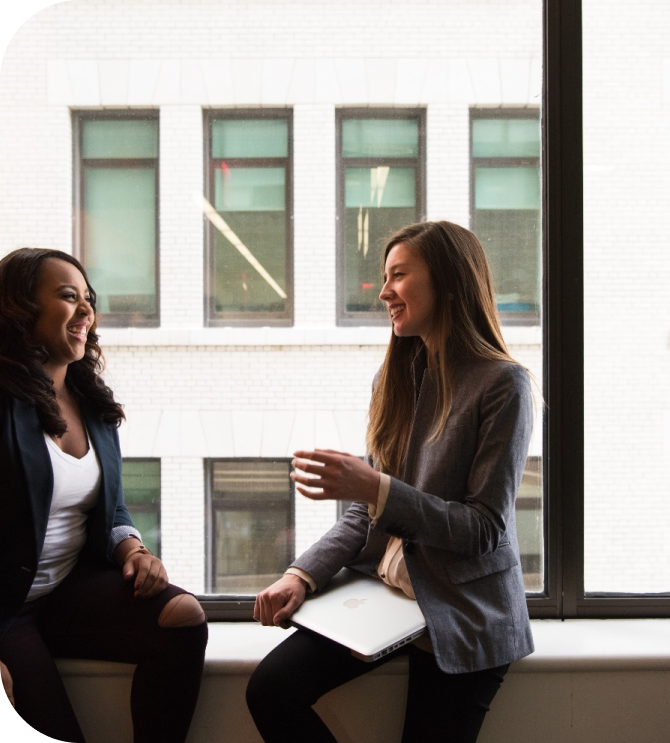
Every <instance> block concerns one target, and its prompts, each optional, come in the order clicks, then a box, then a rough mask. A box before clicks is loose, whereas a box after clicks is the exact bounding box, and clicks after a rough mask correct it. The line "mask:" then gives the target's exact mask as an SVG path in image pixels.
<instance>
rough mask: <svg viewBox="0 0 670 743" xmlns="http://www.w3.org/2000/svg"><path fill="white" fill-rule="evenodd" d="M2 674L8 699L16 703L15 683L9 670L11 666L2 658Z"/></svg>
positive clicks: (0, 668) (3, 686)
mask: <svg viewBox="0 0 670 743" xmlns="http://www.w3.org/2000/svg"><path fill="white" fill-rule="evenodd" d="M0 676H2V688H3V689H4V690H5V694H6V695H7V699H9V701H10V702H11V703H12V707H15V706H16V705H15V704H14V683H13V682H12V674H11V673H10V672H9V668H7V666H6V665H5V664H4V663H3V662H2V661H1V660H0Z"/></svg>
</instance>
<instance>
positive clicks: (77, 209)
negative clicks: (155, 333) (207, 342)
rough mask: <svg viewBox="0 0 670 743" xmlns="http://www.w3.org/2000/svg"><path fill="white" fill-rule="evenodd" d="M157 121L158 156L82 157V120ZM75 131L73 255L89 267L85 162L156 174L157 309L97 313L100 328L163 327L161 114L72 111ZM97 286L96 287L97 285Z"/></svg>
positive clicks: (139, 111) (134, 111)
mask: <svg viewBox="0 0 670 743" xmlns="http://www.w3.org/2000/svg"><path fill="white" fill-rule="evenodd" d="M147 119H150V120H153V121H156V124H157V128H158V152H159V154H158V155H157V156H156V157H153V158H149V157H145V158H100V159H93V158H86V159H84V158H83V156H82V155H83V147H82V137H83V129H84V127H83V126H82V122H84V121H137V120H147ZM72 132H73V155H74V157H73V166H74V172H73V177H72V185H73V198H72V203H73V205H74V214H73V220H72V221H73V240H74V254H75V255H76V256H77V258H78V259H79V260H80V261H81V263H82V265H83V266H84V268H86V250H85V247H84V209H83V204H84V178H83V167H82V166H83V164H84V162H86V163H87V164H93V165H97V166H99V167H129V166H131V167H138V168H139V167H145V168H146V167H153V169H154V171H155V173H156V192H155V194H154V198H155V210H154V212H155V225H154V234H155V247H154V261H155V272H156V309H155V311H154V312H152V313H140V312H105V313H102V314H100V315H99V316H98V325H99V326H100V327H110V328H131V327H133V328H134V327H137V328H156V327H159V326H160V316H161V291H160V290H161V286H160V113H159V111H158V110H157V109H123V110H119V111H110V110H107V109H105V110H102V111H100V110H94V111H93V110H72ZM94 288H95V287H94Z"/></svg>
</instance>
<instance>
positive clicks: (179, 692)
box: [0, 561, 207, 743]
mask: <svg viewBox="0 0 670 743" xmlns="http://www.w3.org/2000/svg"><path fill="white" fill-rule="evenodd" d="M181 593H185V591H184V590H183V589H181V588H178V587H177V586H173V585H169V586H168V587H167V588H166V589H165V590H164V591H162V592H161V593H159V594H158V595H157V596H154V597H153V598H150V599H136V598H134V597H133V583H132V581H124V580H123V578H122V577H121V570H120V569H119V568H118V567H116V566H114V565H109V566H106V565H104V564H100V563H93V562H87V561H80V562H79V564H78V565H77V567H75V569H74V570H73V571H72V573H70V575H68V577H67V578H66V579H65V580H64V581H63V583H62V584H61V585H60V586H58V588H56V589H55V590H54V591H53V592H52V593H51V594H49V595H48V596H44V597H42V598H39V599H36V600H35V601H30V602H27V603H25V604H24V605H23V608H22V610H21V613H20V614H19V616H18V617H17V618H16V620H15V621H14V623H13V624H12V625H11V627H10V628H9V630H8V631H7V633H6V634H5V636H4V637H3V639H2V642H1V643H0V659H1V660H2V661H3V663H5V665H6V666H7V668H8V669H9V672H10V673H11V674H12V678H13V681H14V697H15V701H16V711H17V712H18V714H19V715H20V716H21V717H22V718H23V719H24V720H25V721H26V722H27V723H28V724H29V725H31V726H32V727H34V728H35V729H36V730H38V731H39V732H41V733H43V734H44V735H48V736H50V737H51V738H55V739H56V740H65V741H73V742H74V743H85V739H84V735H83V733H82V731H81V729H80V727H79V723H78V722H77V718H76V717H75V714H74V711H73V709H72V706H71V705H70V700H69V699H68V696H67V692H66V690H65V687H64V686H63V682H62V681H61V677H60V674H59V672H58V669H57V667H56V664H55V663H54V658H87V659H95V660H111V661H117V662H120V663H136V664H137V668H136V670H135V673H134V676H133V683H132V692H131V710H132V717H133V730H134V740H135V743H183V742H184V740H185V739H186V735H187V733H188V728H189V725H190V723H191V718H192V716H193V711H194V709H195V704H196V701H197V699H198V691H199V689H200V680H201V677H202V669H203V665H204V657H205V646H206V645H207V623H206V622H205V623H203V624H199V625H196V626H193V627H184V628H172V627H159V626H158V617H159V616H160V613H161V611H162V610H163V607H164V606H165V605H166V604H167V603H168V602H169V601H170V599H172V598H174V597H175V596H177V595H179V594H181Z"/></svg>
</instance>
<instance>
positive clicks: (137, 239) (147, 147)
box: [74, 112, 159, 326]
mask: <svg viewBox="0 0 670 743" xmlns="http://www.w3.org/2000/svg"><path fill="white" fill-rule="evenodd" d="M74 133H75V139H74V141H75V184H76V187H75V214H76V216H77V218H76V220H75V235H76V239H75V242H76V247H77V251H78V253H79V255H80V256H81V258H82V262H83V263H84V266H85V267H86V270H87V272H88V275H89V278H90V280H91V283H92V285H93V286H94V287H95V290H96V293H97V302H98V304H97V308H98V311H99V313H100V316H101V317H100V323H101V324H102V325H116V326H127V325H158V317H159V314H158V312H159V307H158V227H157V224H158V117H157V115H156V114H155V113H153V112H149V113H147V112H132V113H129V112H124V113H123V114H110V113H104V114H102V113H97V112H96V113H95V114H93V113H82V112H79V113H76V114H75V115H74Z"/></svg>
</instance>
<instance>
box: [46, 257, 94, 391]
mask: <svg viewBox="0 0 670 743" xmlns="http://www.w3.org/2000/svg"><path fill="white" fill-rule="evenodd" d="M90 299H91V297H90V293H89V289H88V286H87V285H86V280H85V279H84V277H83V275H82V273H81V271H79V269H78V268H77V267H76V266H73V265H72V264H71V263H68V262H67V261H62V260H59V259H58V258H47V259H46V260H45V261H44V262H43V263H42V266H41V269H40V274H39V282H38V285H37V292H36V296H35V302H36V304H37V305H38V306H39V308H40V314H39V317H38V320H37V322H36V323H35V329H34V331H33V339H34V340H35V341H37V342H38V343H40V344H42V345H43V346H44V347H45V348H46V349H47V351H48V352H49V360H48V362H47V363H46V364H45V366H46V368H47V370H48V371H49V372H50V374H51V376H52V378H54V379H56V377H57V376H58V375H59V373H60V374H64V373H65V371H66V370H67V366H68V364H70V363H72V362H73V361H78V360H79V359H82V358H83V357H84V353H85V351H86V338H87V336H88V331H89V329H90V328H91V326H92V325H93V321H94V319H95V314H94V312H93V308H92V307H91V305H90Z"/></svg>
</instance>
